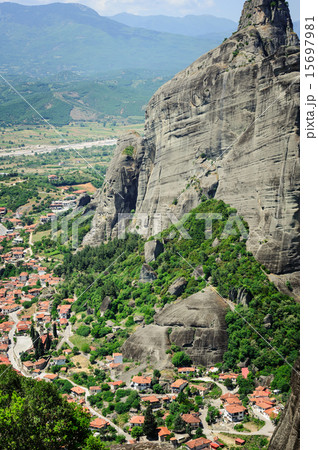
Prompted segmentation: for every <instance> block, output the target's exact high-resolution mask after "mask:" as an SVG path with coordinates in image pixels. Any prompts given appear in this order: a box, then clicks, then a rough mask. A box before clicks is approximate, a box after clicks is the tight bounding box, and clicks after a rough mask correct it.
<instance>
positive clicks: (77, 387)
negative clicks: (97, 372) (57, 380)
mask: <svg viewBox="0 0 318 450" xmlns="http://www.w3.org/2000/svg"><path fill="white" fill-rule="evenodd" d="M71 391H72V392H75V394H78V395H82V394H85V390H84V389H83V388H81V387H79V386H74V387H72V389H71Z"/></svg>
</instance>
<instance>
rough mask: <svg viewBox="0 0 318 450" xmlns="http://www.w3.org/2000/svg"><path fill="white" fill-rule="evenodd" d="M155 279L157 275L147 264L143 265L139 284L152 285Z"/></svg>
mask: <svg viewBox="0 0 318 450" xmlns="http://www.w3.org/2000/svg"><path fill="white" fill-rule="evenodd" d="M156 279H157V274H156V272H155V271H154V270H153V268H152V267H151V266H149V264H143V265H142V267H141V271H140V277H139V283H152V282H153V281H155V280H156Z"/></svg>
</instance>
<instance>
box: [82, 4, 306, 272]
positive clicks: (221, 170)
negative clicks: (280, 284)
mask: <svg viewBox="0 0 318 450" xmlns="http://www.w3.org/2000/svg"><path fill="white" fill-rule="evenodd" d="M124 139H125V140H124V142H125V144H124V145H126V144H127V142H129V140H130V139H131V144H132V145H136V155H135V157H134V163H133V165H134V169H135V174H134V180H135V181H134V183H135V186H136V188H134V189H133V191H131V192H130V196H129V202H128V203H129V205H131V204H132V201H131V200H132V197H133V203H134V204H135V207H134V208H133V209H135V210H136V212H138V213H143V214H148V215H149V220H148V223H147V225H148V231H147V234H148V235H150V234H152V233H154V232H155V230H154V222H155V221H154V217H155V215H156V214H157V213H159V214H161V220H162V226H163V227H164V226H168V225H170V223H171V222H170V219H169V217H168V215H167V212H168V213H173V214H174V215H176V216H177V217H180V216H181V215H182V213H184V212H187V211H189V210H190V209H191V208H193V207H194V206H196V205H197V204H198V202H199V198H200V195H201V194H202V193H205V194H208V195H213V196H215V197H216V198H218V199H223V200H224V201H226V202H227V203H229V204H231V205H232V206H234V207H236V208H237V210H238V212H239V214H242V215H243V216H244V218H245V219H246V220H247V222H248V223H249V227H250V237H249V240H248V246H249V248H250V250H251V251H252V252H253V253H254V255H255V256H256V258H257V259H258V260H259V261H261V262H262V263H264V264H265V265H266V266H267V267H268V268H269V269H270V270H271V271H272V272H274V273H278V274H281V273H291V272H294V271H297V270H298V267H299V256H298V255H299V240H298V237H299V148H298V147H299V42H298V38H297V36H296V34H295V33H294V32H293V29H292V21H291V18H290V14H289V10H288V6H287V3H286V2H284V1H276V3H275V4H274V2H271V1H270V0H252V1H246V2H245V4H244V8H243V12H242V17H241V20H240V24H239V28H238V31H237V32H236V33H235V34H233V35H232V36H231V37H229V38H228V39H227V40H226V41H225V42H224V43H223V44H222V45H221V46H219V47H218V48H216V49H214V50H212V51H210V52H208V53H207V54H205V55H203V56H202V57H201V58H199V59H198V60H197V61H195V62H194V63H193V64H192V65H191V66H189V67H188V68H187V69H185V70H184V71H182V72H180V73H179V74H177V75H176V76H175V77H174V78H173V79H172V80H171V81H169V82H168V83H166V84H165V85H164V86H163V87H162V88H160V89H159V90H158V91H157V92H156V93H155V95H154V96H153V97H152V99H151V100H150V102H149V105H148V107H147V111H146V125H145V136H144V139H143V141H142V142H138V145H137V144H136V138H135V137H134V136H131V137H129V136H126V137H125V138H124ZM122 147H123V144H122V143H121V142H120V143H119V148H120V149H122ZM125 164H126V163H123V161H122V159H121V158H119V159H118V152H117V153H116V155H115V158H114V160H113V162H112V166H111V169H110V171H109V172H108V174H107V176H106V182H105V186H104V190H103V193H102V194H100V196H99V201H98V204H97V213H96V216H95V219H94V224H93V229H92V231H91V233H90V234H89V235H88V236H87V238H86V240H85V243H90V244H92V243H96V242H99V241H100V240H101V239H103V238H106V237H109V236H111V235H112V233H113V231H114V227H115V228H116V223H117V213H118V212H119V211H121V210H123V209H125V210H127V209H129V208H130V206H129V207H128V206H127V205H125V201H120V202H119V204H120V206H119V208H118V207H117V204H116V201H115V200H114V196H112V195H110V193H111V192H113V188H114V184H115V183H116V181H115V180H114V173H119V172H120V173H122V168H123V167H124V166H125ZM122 179H123V178H122ZM123 182H125V181H123ZM129 186H130V185H129ZM122 188H123V185H122V186H121V187H120V189H122ZM123 189H124V190H125V188H123ZM130 190H131V189H130V187H129V188H128V191H130ZM117 200H118V199H117ZM106 215H110V218H108V219H106Z"/></svg>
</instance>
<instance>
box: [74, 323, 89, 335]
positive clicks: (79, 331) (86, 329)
mask: <svg viewBox="0 0 318 450" xmlns="http://www.w3.org/2000/svg"><path fill="white" fill-rule="evenodd" d="M90 332H91V329H90V327H89V326H87V325H80V326H79V327H78V328H77V330H76V334H78V335H79V336H84V337H87V336H88V335H89V334H90Z"/></svg>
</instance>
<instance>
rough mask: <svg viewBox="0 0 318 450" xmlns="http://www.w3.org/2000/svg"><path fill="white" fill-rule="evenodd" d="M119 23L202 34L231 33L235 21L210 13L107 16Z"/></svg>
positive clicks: (122, 14)
mask: <svg viewBox="0 0 318 450" xmlns="http://www.w3.org/2000/svg"><path fill="white" fill-rule="evenodd" d="M109 18H110V19H112V20H116V21H117V22H119V23H122V24H125V25H128V26H131V27H138V28H145V29H147V30H153V31H159V32H164V33H172V34H182V35H184V36H197V37H199V36H204V35H211V34H216V35H217V34H218V33H224V32H227V33H229V34H231V33H233V32H234V31H235V30H236V28H237V23H236V22H234V21H233V20H229V19H224V18H221V17H215V16H212V15H208V14H206V15H199V16H195V15H188V16H185V17H170V16H164V15H158V16H138V15H134V14H128V13H121V14H116V15H115V16H110V17H109Z"/></svg>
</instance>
